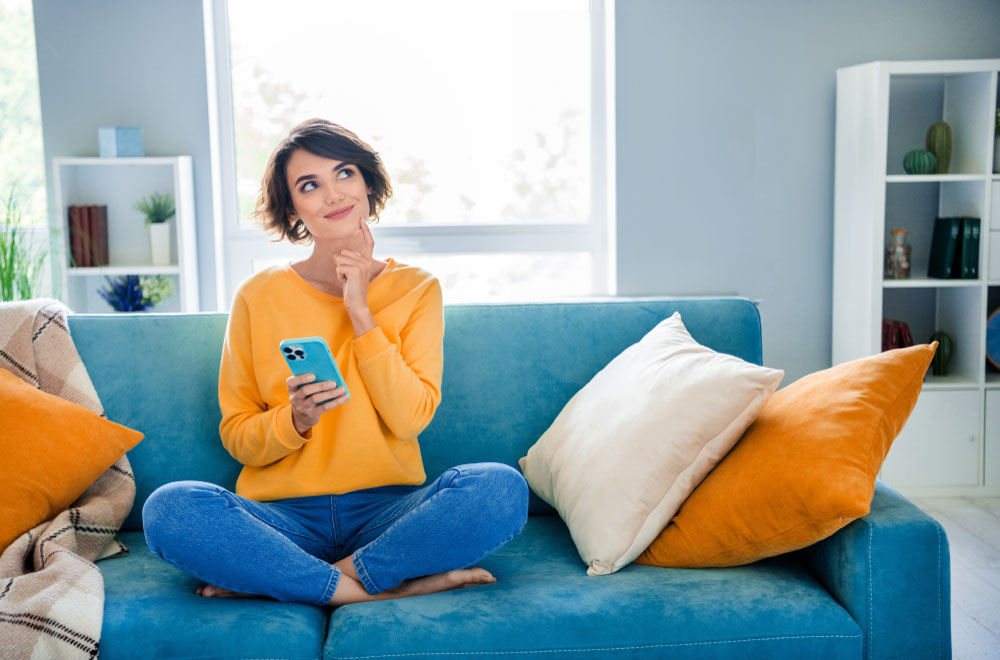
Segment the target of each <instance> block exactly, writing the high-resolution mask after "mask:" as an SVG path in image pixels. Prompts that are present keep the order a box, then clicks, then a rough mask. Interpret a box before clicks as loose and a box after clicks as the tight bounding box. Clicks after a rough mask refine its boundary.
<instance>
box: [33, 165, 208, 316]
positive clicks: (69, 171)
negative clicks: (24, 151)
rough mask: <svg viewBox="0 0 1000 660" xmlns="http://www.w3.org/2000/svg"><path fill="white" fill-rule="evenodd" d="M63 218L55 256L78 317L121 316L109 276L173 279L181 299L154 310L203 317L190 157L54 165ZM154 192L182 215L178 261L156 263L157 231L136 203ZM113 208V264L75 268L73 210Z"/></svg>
mask: <svg viewBox="0 0 1000 660" xmlns="http://www.w3.org/2000/svg"><path fill="white" fill-rule="evenodd" d="M52 165H53V167H52V169H53V183H54V184H55V203H56V209H57V210H58V211H57V214H56V217H54V218H52V220H51V222H52V223H53V225H52V229H53V232H52V235H53V239H52V254H54V255H58V256H57V259H55V264H56V268H57V271H58V272H56V273H55V274H54V277H55V278H56V279H55V281H61V282H62V297H63V302H65V303H66V304H67V306H69V308H70V309H72V310H73V311H75V312H113V311H114V310H112V309H111V306H110V305H108V303H107V302H106V301H105V300H104V299H103V298H101V297H100V296H99V295H98V293H97V291H98V289H100V288H103V287H104V285H105V279H104V278H105V277H116V276H119V275H141V276H142V275H146V276H149V275H165V276H167V277H169V278H171V279H172V280H173V284H174V295H173V296H171V297H170V298H168V299H166V300H164V301H162V302H161V303H159V304H158V305H156V306H155V307H153V308H151V309H150V310H148V311H151V312H196V311H198V310H199V304H198V273H197V256H196V252H195V238H194V237H195V219H194V178H193V176H192V166H191V157H190V156H170V157H149V158H63V157H60V158H55V159H53V161H52ZM153 192H159V193H164V192H169V193H170V194H171V195H172V196H173V199H174V203H175V206H176V209H177V212H176V215H175V216H174V217H173V218H171V219H170V220H168V221H167V222H168V223H169V224H170V230H171V231H170V242H171V250H170V251H171V263H170V264H169V265H166V266H153V265H151V257H150V247H149V231H148V229H147V227H146V224H145V222H144V218H143V215H142V213H140V212H139V211H137V210H135V208H134V206H135V203H136V202H137V201H138V200H139V199H140V198H142V197H143V196H145V195H148V194H150V193H153ZM85 204H101V205H106V206H107V207H108V252H109V255H108V256H109V261H110V264H109V265H108V266H103V267H100V268H79V267H74V266H72V264H71V263H70V253H71V250H70V245H69V207H70V206H72V205H85Z"/></svg>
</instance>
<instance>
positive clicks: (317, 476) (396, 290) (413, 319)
mask: <svg viewBox="0 0 1000 660" xmlns="http://www.w3.org/2000/svg"><path fill="white" fill-rule="evenodd" d="M386 263H387V266H386V268H385V269H384V270H383V271H382V272H381V273H379V274H378V275H377V276H376V277H375V279H373V280H372V281H371V282H370V283H369V286H368V307H369V308H370V309H371V312H372V315H373V316H374V317H375V322H376V323H377V324H378V325H377V327H375V328H373V329H372V330H369V331H368V332H366V333H365V334H364V335H362V336H360V337H357V338H355V337H354V328H353V326H352V325H351V321H350V319H349V318H348V316H347V311H346V310H345V308H344V301H343V299H342V298H338V297H337V296H332V295H329V294H326V293H323V292H322V291H319V290H318V289H316V288H314V287H313V286H311V285H310V284H309V283H308V282H306V280H304V279H303V278H302V277H301V276H299V275H298V273H296V272H295V271H294V270H293V269H292V268H291V266H288V265H285V266H277V267H273V268H269V269H267V270H265V271H263V272H261V273H258V274H256V275H253V276H251V277H249V278H248V279H246V280H244V281H243V283H242V284H240V287H239V289H238V290H237V292H236V297H235V299H234V300H233V309H232V313H231V314H230V317H229V327H228V328H227V330H226V340H225V344H224V346H223V349H222V365H221V369H220V373H219V406H220V407H221V408H222V423H221V424H220V425H219V433H220V435H221V436H222V444H223V445H224V446H225V447H226V449H227V450H228V451H229V453H230V454H232V455H233V457H234V458H235V459H236V460H238V461H239V462H240V463H242V464H243V465H244V467H243V471H242V472H241V473H240V477H239V479H238V480H237V482H236V492H237V493H238V494H239V495H242V496H244V497H247V498H249V499H252V500H257V501H270V500H277V499H284V498H288V497H303V496H307V495H323V494H342V493H348V492H351V491H354V490H359V489H362V488H374V487H376V486H387V485H397V484H411V485H417V484H421V483H423V482H424V480H425V479H426V475H425V474H424V467H423V461H422V460H421V458H420V447H419V445H418V444H417V435H418V434H419V433H421V432H422V431H423V430H424V429H425V428H426V427H427V425H428V424H429V423H430V421H431V418H432V417H433V416H434V411H435V410H436V409H437V406H438V403H439V402H440V401H441V368H442V362H443V354H442V347H441V341H442V337H443V335H444V317H443V312H442V302H441V286H440V284H439V283H438V281H437V279H435V278H434V277H433V276H432V275H431V274H430V273H427V272H426V271H423V270H421V269H419V268H414V267H412V266H406V265H403V264H399V263H396V262H395V261H394V260H393V259H387V260H386ZM312 336H316V337H323V338H324V339H326V341H327V343H328V344H329V345H330V351H331V352H332V353H333V358H334V360H336V362H337V366H339V367H340V371H341V373H343V375H344V380H345V381H346V382H347V389H348V391H350V393H351V398H350V400H348V401H347V403H345V404H343V405H341V406H338V407H337V408H334V409H333V410H330V411H328V412H326V413H324V414H323V416H322V418H320V421H319V423H318V424H317V425H316V426H314V427H313V428H312V429H311V430H310V432H309V433H308V434H307V437H303V436H300V435H299V434H298V433H297V432H296V430H295V427H294V426H293V425H292V409H291V405H290V404H289V403H288V388H287V387H286V385H285V380H286V379H287V378H288V377H289V376H291V375H292V374H291V371H290V370H289V369H288V365H287V364H286V363H285V360H284V357H283V356H282V354H281V351H280V350H279V348H278V344H279V343H280V342H281V340H283V339H291V338H296V337H312Z"/></svg>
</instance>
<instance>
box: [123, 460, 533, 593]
mask: <svg viewBox="0 0 1000 660" xmlns="http://www.w3.org/2000/svg"><path fill="white" fill-rule="evenodd" d="M527 514H528V484H527V482H525V480H524V477H523V476H521V473H520V472H518V471H517V470H515V469H514V468H512V467H510V466H508V465H504V464H502V463H472V464H468V465H459V466H457V467H453V468H451V469H449V470H446V471H445V472H444V474H442V475H441V476H440V477H438V478H437V479H436V480H435V481H434V482H433V483H431V484H429V485H427V486H423V487H421V486H383V487H380V488H368V489H365V490H358V491H354V492H352V493H345V494H343V495H316V496H312V497H293V498H290V499H285V500H277V501H274V502H255V501H253V500H248V499H246V498H245V497H241V496H239V495H236V494H234V493H232V492H230V491H228V490H226V489H225V488H222V487H220V486H216V485H214V484H210V483H206V482H203V481H175V482H173V483H169V484H165V485H163V486H161V487H160V488H158V489H156V490H155V491H154V492H153V493H152V494H151V495H150V496H149V499H147V500H146V503H145V505H144V506H143V507H142V522H143V528H144V530H145V534H146V543H147V544H148V545H149V549H150V550H151V551H152V552H154V553H155V554H156V555H158V556H159V557H161V558H162V559H163V560H165V561H166V562H167V563H169V564H172V565H174V566H176V567H177V568H180V569H181V570H183V571H185V572H187V573H190V574H192V575H194V576H195V577H197V578H199V579H201V580H204V581H205V582H207V583H209V584H212V585H215V586H217V587H222V588H223V589H229V590H231V591H238V592H242V593H252V594H259V595H263V596H270V597H272V598H276V599H278V600H282V601H297V602H303V603H314V604H316V605H326V604H327V603H329V601H330V599H331V598H332V597H333V592H334V591H335V590H336V589H337V583H338V581H339V580H340V569H339V568H337V567H335V566H333V562H336V561H339V560H341V559H343V558H345V557H349V556H351V555H354V568H355V570H357V572H358V577H360V578H361V582H362V584H363V585H364V587H365V589H366V590H367V591H368V593H370V594H376V593H379V592H380V591H384V590H386V589H391V588H393V587H395V586H398V585H399V584H400V583H401V582H403V581H404V580H407V579H410V578H415V577H421V576H424V575H432V574H435V573H443V572H445V571H451V570H455V569H458V568H464V567H466V566H471V565H472V564H474V563H476V562H477V561H479V560H481V559H482V558H483V557H486V556H487V555H489V554H491V553H493V552H494V551H496V550H497V549H499V548H500V546H502V545H504V544H505V543H507V542H508V541H510V540H511V539H512V538H514V537H515V536H517V534H518V533H519V532H520V531H521V529H522V528H523V527H524V523H525V522H526V521H527Z"/></svg>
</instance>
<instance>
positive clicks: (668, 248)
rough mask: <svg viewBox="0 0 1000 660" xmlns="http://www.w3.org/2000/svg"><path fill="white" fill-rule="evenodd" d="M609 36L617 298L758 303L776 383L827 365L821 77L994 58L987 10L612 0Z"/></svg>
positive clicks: (993, 3)
mask: <svg viewBox="0 0 1000 660" xmlns="http://www.w3.org/2000/svg"><path fill="white" fill-rule="evenodd" d="M615 39H616V41H617V48H616V58H617V61H616V72H617V83H616V84H617V88H618V89H617V110H616V112H617V124H618V125H617V149H618V169H617V177H618V191H617V194H618V292H619V294H621V295H640V294H673V293H678V294H681V293H683V294H712V293H725V292H736V293H739V294H741V295H744V296H747V297H749V298H754V299H760V300H761V301H762V303H761V306H760V311H761V317H762V320H763V325H764V360H765V362H766V363H767V364H768V365H769V366H773V367H777V368H781V369H784V370H785V371H786V375H785V379H784V384H788V383H791V382H792V381H793V380H796V379H798V378H799V377H800V376H803V375H805V374H807V373H810V372H812V371H815V370H818V369H823V368H825V367H828V366H829V365H830V347H831V334H830V333H831V330H830V324H831V314H832V312H831V306H832V295H833V283H832V269H833V247H832V246H833V155H834V110H835V92H836V69H837V68H838V67H843V66H850V65H853V64H861V63H864V62H870V61H872V60H915V59H968V58H972V59H978V58H997V57H1000V2H998V0H937V1H930V0H909V1H903V0H897V1H895V2H889V1H886V0H882V1H873V0H837V1H836V2H828V1H827V2H821V1H817V0H766V1H757V2H747V1H746V0H700V1H699V2H692V1H690V0H686V1H680V0H617V13H616V35H615ZM919 339H926V338H919Z"/></svg>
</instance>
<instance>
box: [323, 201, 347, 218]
mask: <svg viewBox="0 0 1000 660" xmlns="http://www.w3.org/2000/svg"><path fill="white" fill-rule="evenodd" d="M353 209H354V206H353V205H351V206H348V207H347V208H346V209H341V210H339V211H334V212H333V213H327V214H326V215H324V216H323V217H324V218H329V219H330V220H340V219H341V218H343V217H344V216H346V215H347V214H348V213H350V212H351V211H352V210H353Z"/></svg>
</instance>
